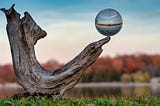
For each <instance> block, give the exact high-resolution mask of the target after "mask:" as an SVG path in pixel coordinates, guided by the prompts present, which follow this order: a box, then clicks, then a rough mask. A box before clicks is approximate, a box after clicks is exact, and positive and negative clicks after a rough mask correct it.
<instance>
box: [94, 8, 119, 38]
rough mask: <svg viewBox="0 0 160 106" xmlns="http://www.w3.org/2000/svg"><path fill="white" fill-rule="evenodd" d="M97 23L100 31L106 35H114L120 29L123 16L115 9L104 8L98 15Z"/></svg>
mask: <svg viewBox="0 0 160 106" xmlns="http://www.w3.org/2000/svg"><path fill="white" fill-rule="evenodd" d="M95 25H96V28H97V30H98V32H99V33H101V34H103V35H105V36H112V35H115V34H116V33H118V32H119V31H120V29H121V27H122V17H121V15H120V14H119V13H118V12H117V11H116V10H114V9H104V10H102V11H100V12H99V13H98V15H97V16H96V19H95Z"/></svg>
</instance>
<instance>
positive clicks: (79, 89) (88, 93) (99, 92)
mask: <svg viewBox="0 0 160 106" xmlns="http://www.w3.org/2000/svg"><path fill="white" fill-rule="evenodd" d="M19 92H23V89H22V88H21V87H20V86H18V85H17V84H5V85H0V98H6V97H11V96H12V95H13V94H16V93H19ZM107 96H124V97H133V96H137V97H144V96H154V97H159V96H160V84H153V83H152V84H151V83H138V84H135V83H129V84H123V83H88V84H78V85H77V86H76V87H75V88H73V89H72V90H70V91H68V92H66V94H65V97H66V98H94V97H98V98H102V97H107Z"/></svg>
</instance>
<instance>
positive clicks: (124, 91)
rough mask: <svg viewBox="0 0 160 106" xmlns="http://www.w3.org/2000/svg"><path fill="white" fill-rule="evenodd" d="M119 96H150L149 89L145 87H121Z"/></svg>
mask: <svg viewBox="0 0 160 106" xmlns="http://www.w3.org/2000/svg"><path fill="white" fill-rule="evenodd" d="M121 95H122V96H127V97H130V96H138V97H142V96H151V89H150V87H146V86H136V87H133V86H128V87H122V88H121Z"/></svg>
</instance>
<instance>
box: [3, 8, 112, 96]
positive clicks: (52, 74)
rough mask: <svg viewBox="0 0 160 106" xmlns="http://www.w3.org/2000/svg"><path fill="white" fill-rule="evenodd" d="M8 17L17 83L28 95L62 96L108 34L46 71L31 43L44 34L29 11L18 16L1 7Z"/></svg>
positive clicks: (98, 52) (87, 64)
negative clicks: (68, 59) (53, 68)
mask: <svg viewBox="0 0 160 106" xmlns="http://www.w3.org/2000/svg"><path fill="white" fill-rule="evenodd" d="M1 10H2V11H3V12H4V13H5V15H6V18H7V27H6V30H7V34H8V38H9V42H10V48H11V53H12V61H13V66H14V71H15V75H16V78H17V81H18V83H19V84H20V85H21V86H22V87H23V88H24V89H25V90H26V91H27V92H29V93H30V94H35V93H36V94H38V93H39V94H50V95H53V96H62V95H63V94H64V92H65V91H67V90H69V89H71V88H73V87H74V86H75V84H76V83H77V82H78V80H79V79H80V78H81V76H82V74H83V73H84V71H85V70H86V69H87V67H88V66H90V65H91V64H92V63H93V62H95V61H96V59H97V58H98V57H99V55H100V54H101V52H102V48H101V47H102V46H103V45H104V44H105V43H107V42H109V40H110V37H106V38H103V39H101V40H99V41H96V42H93V43H91V44H89V45H88V46H87V47H86V48H85V49H84V50H83V51H82V52H81V53H80V54H79V55H77V56H76V57H75V58H74V59H73V60H71V61H70V62H69V63H67V64H66V65H64V66H63V67H61V68H58V69H56V70H47V69H45V68H44V67H42V66H41V65H40V64H39V62H38V61H37V59H36V56H35V51H34V45H35V44H36V42H37V41H38V40H39V39H41V38H44V37H45V36H46V35H47V33H46V32H45V31H44V30H42V29H41V28H40V27H39V26H38V25H37V24H36V22H35V21H34V20H33V19H32V17H31V16H30V14H29V13H28V12H25V13H24V17H23V18H20V14H19V13H17V12H16V11H15V9H14V5H12V7H11V8H10V9H7V10H6V9H4V8H1Z"/></svg>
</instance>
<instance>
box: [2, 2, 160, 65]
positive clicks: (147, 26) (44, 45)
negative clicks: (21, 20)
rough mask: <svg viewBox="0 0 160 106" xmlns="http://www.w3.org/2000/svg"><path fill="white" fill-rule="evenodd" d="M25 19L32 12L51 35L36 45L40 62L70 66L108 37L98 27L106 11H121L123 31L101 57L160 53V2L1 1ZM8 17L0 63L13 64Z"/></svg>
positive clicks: (4, 23)
mask: <svg viewBox="0 0 160 106" xmlns="http://www.w3.org/2000/svg"><path fill="white" fill-rule="evenodd" d="M14 3H15V4H16V5H15V9H16V10H17V11H18V12H19V13H20V14H21V17H23V13H24V12H25V11H28V12H29V13H30V14H31V16H32V18H33V19H34V20H35V21H36V22H37V24H38V25H39V26H41V28H42V29H43V30H45V31H46V32H47V36H46V37H45V38H44V39H41V40H39V41H38V43H37V44H36V45H35V51H36V56H37V59H38V60H39V61H40V62H46V61H48V60H51V59H54V60H57V61H59V62H61V63H62V62H63V63H66V62H68V61H69V60H71V59H72V58H74V57H75V56H76V55H77V54H78V53H79V52H81V51H82V50H83V49H84V47H85V46H87V45H88V44H89V43H91V42H93V41H97V40H99V39H102V38H104V37H105V36H103V35H101V34H100V33H99V32H98V31H97V30H96V28H95V17H96V15H97V14H98V12H100V11H101V10H102V9H105V8H112V9H115V10H117V11H118V12H119V13H120V14H121V16H122V18H123V26H122V29H121V31H120V32H119V33H118V34H116V35H114V36H112V38H111V41H110V42H109V43H108V44H106V45H104V46H103V53H102V54H101V56H116V55H123V54H139V53H140V54H141V53H145V54H160V0H134V1H133V2H132V1H131V0H26V1H24V0H0V8H6V9H7V8H9V7H10V6H11V5H12V4H14ZM6 23H7V22H6V19H5V15H4V14H3V13H2V12H0V64H5V63H11V62H12V60H11V53H10V47H9V42H8V38H7V33H6Z"/></svg>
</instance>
